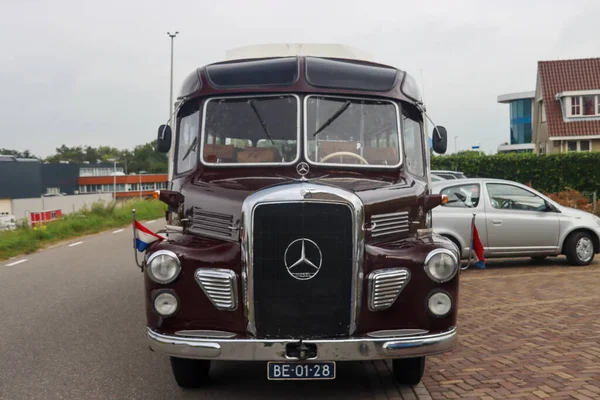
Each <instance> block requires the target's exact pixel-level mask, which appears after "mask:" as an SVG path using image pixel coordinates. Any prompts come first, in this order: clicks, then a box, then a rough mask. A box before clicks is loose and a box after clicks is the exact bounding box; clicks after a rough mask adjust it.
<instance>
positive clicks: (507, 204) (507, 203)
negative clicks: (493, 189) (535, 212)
mask: <svg viewBox="0 0 600 400" xmlns="http://www.w3.org/2000/svg"><path fill="white" fill-rule="evenodd" d="M514 205H515V202H514V201H512V200H509V199H507V200H506V201H505V202H503V203H502V208H508V209H510V208H513V206H514Z"/></svg>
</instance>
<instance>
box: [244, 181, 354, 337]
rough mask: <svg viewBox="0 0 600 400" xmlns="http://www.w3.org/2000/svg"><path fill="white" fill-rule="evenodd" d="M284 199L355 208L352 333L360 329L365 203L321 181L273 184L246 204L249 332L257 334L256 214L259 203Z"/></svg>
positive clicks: (245, 231)
mask: <svg viewBox="0 0 600 400" xmlns="http://www.w3.org/2000/svg"><path fill="white" fill-rule="evenodd" d="M282 202H292V203H293V202H315V203H319V202H324V203H337V204H344V205H347V206H349V207H350V208H351V210H352V216H353V232H352V239H353V244H354V249H353V255H352V259H353V266H352V296H351V299H350V304H351V307H352V309H351V313H350V332H349V334H350V335H352V334H353V333H354V332H355V331H356V324H357V319H358V315H359V314H360V304H361V299H362V283H363V258H364V257H363V255H364V240H365V236H364V230H363V229H362V226H364V218H365V217H364V206H363V204H362V201H361V200H360V198H359V197H358V196H356V195H355V194H353V193H351V192H348V191H346V190H344V189H341V188H338V187H335V186H329V185H326V184H321V183H311V182H293V183H284V184H281V185H277V186H272V187H269V188H266V189H264V190H261V191H258V192H256V193H253V194H252V195H250V196H248V197H247V198H246V200H245V201H244V203H243V204H242V228H241V231H240V236H241V252H242V289H243V295H244V312H245V315H246V318H247V321H248V325H247V328H246V329H247V332H248V333H249V334H251V335H253V336H256V324H255V320H254V286H253V266H252V260H253V255H252V249H253V234H252V231H253V223H252V222H253V213H254V209H255V208H256V206H258V205H259V204H265V203H282Z"/></svg>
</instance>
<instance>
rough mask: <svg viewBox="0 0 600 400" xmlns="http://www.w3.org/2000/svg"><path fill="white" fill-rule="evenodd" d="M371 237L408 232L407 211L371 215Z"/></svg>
mask: <svg viewBox="0 0 600 400" xmlns="http://www.w3.org/2000/svg"><path fill="white" fill-rule="evenodd" d="M371 226H372V228H371V237H379V236H384V235H390V234H393V233H402V232H408V230H409V220H408V212H406V211H401V212H396V213H390V214H377V215H373V216H372V217H371Z"/></svg>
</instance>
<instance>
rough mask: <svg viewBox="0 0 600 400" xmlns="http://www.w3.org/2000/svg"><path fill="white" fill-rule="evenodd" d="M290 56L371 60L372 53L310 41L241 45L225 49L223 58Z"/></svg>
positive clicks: (339, 45) (340, 45)
mask: <svg viewBox="0 0 600 400" xmlns="http://www.w3.org/2000/svg"><path fill="white" fill-rule="evenodd" d="M290 56H314V57H332V58H346V59H352V60H363V61H371V62H373V61H374V60H373V55H372V54H370V53H367V52H365V51H363V50H360V49H357V48H355V47H350V46H346V45H342V44H334V43H332V44H326V43H320V44H317V43H315V44H311V43H281V44H257V45H253V46H243V47H238V48H235V49H231V50H227V52H226V54H225V58H226V60H227V61H230V60H241V59H248V58H269V57H290Z"/></svg>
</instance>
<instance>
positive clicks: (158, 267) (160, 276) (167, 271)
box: [148, 250, 181, 284]
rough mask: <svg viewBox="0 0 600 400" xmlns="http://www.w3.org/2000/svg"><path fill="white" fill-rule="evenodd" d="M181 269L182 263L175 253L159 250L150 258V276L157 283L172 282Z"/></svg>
mask: <svg viewBox="0 0 600 400" xmlns="http://www.w3.org/2000/svg"><path fill="white" fill-rule="evenodd" d="M180 271H181V264H180V263H179V259H178V258H177V256H176V255H175V253H173V252H171V251H168V250H159V251H157V252H156V253H153V254H152V255H151V256H150V257H149V258H148V276H149V277H150V279H152V280H153V281H154V282H156V283H162V284H166V283H171V282H173V281H174V280H175V278H177V276H178V275H179V272H180Z"/></svg>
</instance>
